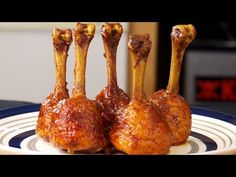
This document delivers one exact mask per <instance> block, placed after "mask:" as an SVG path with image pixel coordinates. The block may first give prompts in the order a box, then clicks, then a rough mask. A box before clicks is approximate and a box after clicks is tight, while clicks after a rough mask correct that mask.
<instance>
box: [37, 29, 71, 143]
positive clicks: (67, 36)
mask: <svg viewBox="0 0 236 177" xmlns="http://www.w3.org/2000/svg"><path fill="white" fill-rule="evenodd" d="M52 39H53V49H54V63H55V70H56V84H55V88H54V92H53V93H50V94H49V95H48V96H47V97H46V98H45V100H44V102H43V103H42V105H41V107H40V111H39V116H38V120H37V125H36V133H37V134H38V135H39V136H40V137H42V138H43V139H45V140H46V141H48V138H49V133H50V125H51V111H52V109H53V108H54V107H55V106H56V105H57V104H58V102H59V101H60V100H63V99H65V98H68V97H69V94H68V90H67V88H66V84H67V83H66V61H67V56H68V50H69V47H70V45H71V43H72V31H71V30H70V29H66V30H62V29H57V28H56V29H54V31H53V34H52Z"/></svg>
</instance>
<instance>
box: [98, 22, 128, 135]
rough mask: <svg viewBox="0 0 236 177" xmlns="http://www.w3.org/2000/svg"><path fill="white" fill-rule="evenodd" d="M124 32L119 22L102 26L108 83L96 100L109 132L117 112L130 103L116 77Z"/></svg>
mask: <svg viewBox="0 0 236 177" xmlns="http://www.w3.org/2000/svg"><path fill="white" fill-rule="evenodd" d="M122 32H123V29H122V26H121V25H120V24H119V23H105V24H104V25H103V26H102V28H101V34H102V39H103V44H104V48H105V54H104V56H105V58H106V62H107V76H108V85H107V86H106V87H105V88H104V89H103V90H102V91H101V92H100V93H99V94H98V95H97V97H96V100H97V101H98V103H100V105H101V107H102V109H103V118H104V120H105V123H106V129H107V132H109V130H110V126H112V125H113V123H114V121H115V119H116V115H117V113H118V112H119V111H120V110H121V109H122V108H124V107H125V106H126V105H128V103H129V98H128V96H127V95H126V93H125V92H124V91H123V90H122V89H120V88H119V87H118V85H117V77H116V53H117V47H118V44H119V41H120V38H121V35H122Z"/></svg>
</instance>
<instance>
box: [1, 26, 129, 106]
mask: <svg viewBox="0 0 236 177" xmlns="http://www.w3.org/2000/svg"><path fill="white" fill-rule="evenodd" d="M74 25H75V23H0V99H2V100H4V99H5V100H21V101H31V102H42V101H43V99H44V98H45V96H47V95H48V94H49V93H50V92H51V91H53V88H54V83H55V82H54V81H55V79H54V77H55V70H54V61H53V48H52V40H51V33H52V30H53V28H55V27H59V28H60V27H62V28H73V27H74ZM122 25H123V28H124V33H123V36H122V38H121V41H120V44H119V47H118V55H117V74H118V83H119V86H120V87H121V88H122V89H124V90H125V91H127V87H128V86H127V80H128V79H127V37H128V34H127V30H128V23H122ZM96 26H97V32H96V34H95V37H94V39H93V41H92V42H91V45H90V48H89V52H88V60H87V72H86V79H87V80H86V90H87V96H88V97H89V98H94V97H95V96H96V95H97V94H98V93H99V92H100V90H101V89H102V88H103V87H104V86H105V85H106V82H107V76H106V63H105V58H104V57H103V53H104V49H103V43H102V39H101V35H100V33H99V29H100V27H101V23H96ZM67 61H68V62H67V82H68V88H69V89H70V91H71V88H72V84H73V72H74V70H73V67H74V43H72V45H71V47H70V50H69V57H68V60H67Z"/></svg>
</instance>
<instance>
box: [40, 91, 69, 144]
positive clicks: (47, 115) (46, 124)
mask: <svg viewBox="0 0 236 177" xmlns="http://www.w3.org/2000/svg"><path fill="white" fill-rule="evenodd" d="M68 97H69V94H68V92H67V93H58V94H57V95H56V96H55V95H54V94H53V93H51V94H50V95H49V96H47V97H46V99H45V100H44V101H43V103H42V104H41V106H40V110H39V116H38V120H37V125H36V133H37V134H38V135H39V136H40V137H42V138H43V139H44V140H45V141H48V140H49V134H50V127H51V118H52V117H51V111H52V110H53V109H54V108H55V106H56V105H57V104H58V102H59V101H60V100H63V99H66V98H68Z"/></svg>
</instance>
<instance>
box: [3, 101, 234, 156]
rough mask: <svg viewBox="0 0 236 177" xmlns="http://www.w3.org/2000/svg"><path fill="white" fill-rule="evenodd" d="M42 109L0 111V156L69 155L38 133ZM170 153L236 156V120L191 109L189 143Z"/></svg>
mask: <svg viewBox="0 0 236 177" xmlns="http://www.w3.org/2000/svg"><path fill="white" fill-rule="evenodd" d="M39 106H40V105H29V106H23V107H18V108H13V109H6V110H1V111H0V154H67V153H66V152H64V151H61V150H58V149H56V148H54V147H53V146H52V145H51V144H49V143H47V142H44V141H43V140H42V139H40V138H39V137H38V136H37V135H36V134H35V126H36V121H37V116H38V110H39ZM117 154H120V153H117ZM169 154H182V155H183V154H184V155H185V154H192V155H200V154H202V155H204V154H236V118H234V117H232V116H230V115H226V114H223V113H218V112H212V111H209V110H205V109H201V108H192V132H191V135H190V136H189V138H188V141H187V143H185V144H182V145H179V146H172V147H171V149H170V152H169Z"/></svg>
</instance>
